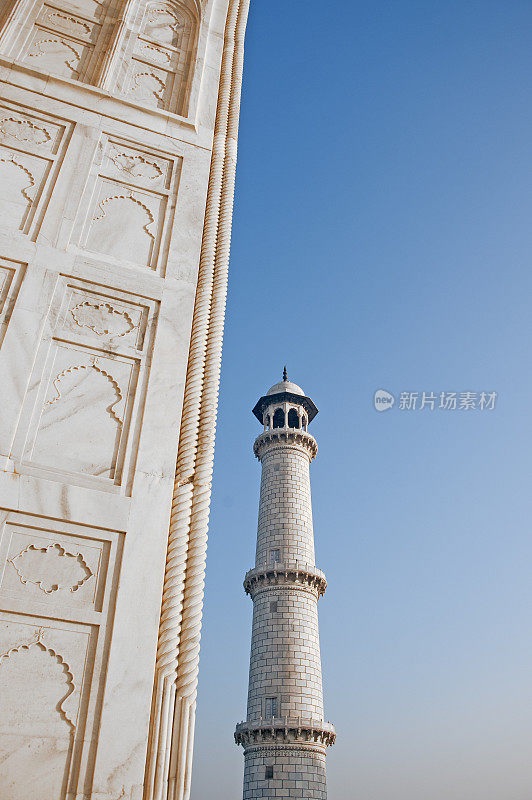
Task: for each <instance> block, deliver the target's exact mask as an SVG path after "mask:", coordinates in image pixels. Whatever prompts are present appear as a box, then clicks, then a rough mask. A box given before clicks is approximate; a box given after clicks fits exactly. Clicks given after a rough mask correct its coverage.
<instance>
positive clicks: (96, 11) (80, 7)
mask: <svg viewBox="0 0 532 800" xmlns="http://www.w3.org/2000/svg"><path fill="white" fill-rule="evenodd" d="M105 6H106V3H105V2H100V0H62V2H61V8H62V9H71V10H72V11H73V12H74V13H77V14H80V15H81V16H83V17H85V18H88V19H94V20H96V19H101V17H103V15H104V12H105Z"/></svg>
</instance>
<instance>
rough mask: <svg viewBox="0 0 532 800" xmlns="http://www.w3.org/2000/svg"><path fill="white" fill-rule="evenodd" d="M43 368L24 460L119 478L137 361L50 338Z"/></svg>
mask: <svg viewBox="0 0 532 800" xmlns="http://www.w3.org/2000/svg"><path fill="white" fill-rule="evenodd" d="M46 372H47V376H46V379H45V381H44V385H45V391H44V394H43V396H42V397H41V398H40V402H39V406H38V408H36V410H35V415H34V423H33V430H32V431H31V435H30V440H29V441H28V444H27V447H26V451H25V456H24V458H25V460H26V461H31V462H32V463H34V464H37V465H40V466H46V467H48V468H49V469H53V470H54V471H57V470H60V471H64V472H71V473H81V474H84V475H92V476H95V477H99V478H106V479H108V480H112V481H113V482H117V483H119V482H120V477H121V471H122V464H123V459H124V450H125V446H126V442H127V436H128V431H129V425H130V420H131V410H132V405H133V401H134V397H135V390H136V384H137V374H138V364H137V362H136V361H135V359H128V358H123V357H119V356H107V355H105V354H104V353H102V352H101V351H98V350H94V349H92V348H85V347H81V346H74V345H72V344H70V343H67V342H53V344H52V347H51V352H50V354H49V357H48V364H47V370H46Z"/></svg>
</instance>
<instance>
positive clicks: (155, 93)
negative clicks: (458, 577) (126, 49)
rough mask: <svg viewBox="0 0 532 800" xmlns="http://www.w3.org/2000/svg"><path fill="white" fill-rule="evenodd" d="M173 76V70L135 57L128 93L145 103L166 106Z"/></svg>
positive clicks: (157, 106)
mask: <svg viewBox="0 0 532 800" xmlns="http://www.w3.org/2000/svg"><path fill="white" fill-rule="evenodd" d="M173 78H174V74H173V73H172V72H169V71H167V70H164V69H160V68H159V67H155V66H152V65H150V64H145V63H143V62H142V61H139V60H138V59H135V58H134V59H133V60H132V68H131V72H130V76H129V85H128V89H127V91H126V94H127V95H128V96H129V97H132V98H133V99H135V100H136V101H138V102H139V103H142V104H143V105H148V106H155V107H156V108H165V105H166V103H167V99H168V96H169V94H170V92H171V90H172V82H173Z"/></svg>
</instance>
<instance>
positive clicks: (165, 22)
mask: <svg viewBox="0 0 532 800" xmlns="http://www.w3.org/2000/svg"><path fill="white" fill-rule="evenodd" d="M185 26H186V24H185V20H184V19H183V18H182V17H181V16H179V14H176V13H175V12H174V11H173V10H172V9H170V8H169V7H168V6H166V5H165V4H164V3H161V4H160V5H152V6H151V7H149V8H148V10H147V12H146V16H145V18H144V22H143V25H142V34H141V35H142V36H145V37H146V38H147V39H151V41H153V42H158V43H159V44H162V45H166V46H169V47H180V46H181V39H182V36H183V33H184V30H185Z"/></svg>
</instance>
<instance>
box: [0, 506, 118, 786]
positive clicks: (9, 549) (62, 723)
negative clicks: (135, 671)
mask: <svg viewBox="0 0 532 800" xmlns="http://www.w3.org/2000/svg"><path fill="white" fill-rule="evenodd" d="M1 516H2V525H0V602H1V606H2V610H1V611H0V686H1V687H2V690H1V691H0V786H1V787H2V788H1V790H0V794H1V796H2V797H4V796H5V797H6V798H9V800H29V798H42V799H43V800H64V798H66V797H67V796H69V797H70V796H77V791H78V787H79V791H80V792H81V791H82V788H83V786H84V784H86V782H87V781H90V777H91V770H92V768H93V760H94V758H93V753H92V752H91V747H90V743H91V740H92V738H93V737H94V734H95V730H96V729H97V726H98V722H99V713H100V707H101V699H102V690H103V687H104V676H105V664H106V659H107V644H106V636H105V634H106V630H107V626H108V625H109V624H110V623H111V622H112V617H113V614H114V605H115V594H116V586H117V583H118V576H119V568H120V559H121V552H122V541H121V538H120V534H118V533H117V532H116V531H107V530H100V529H97V528H90V527H87V526H83V525H75V524H73V523H68V522H64V521H62V520H52V519H44V518H43V517H35V516H32V515H27V514H21V513H18V512H12V511H10V512H3V513H2V515H1Z"/></svg>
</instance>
